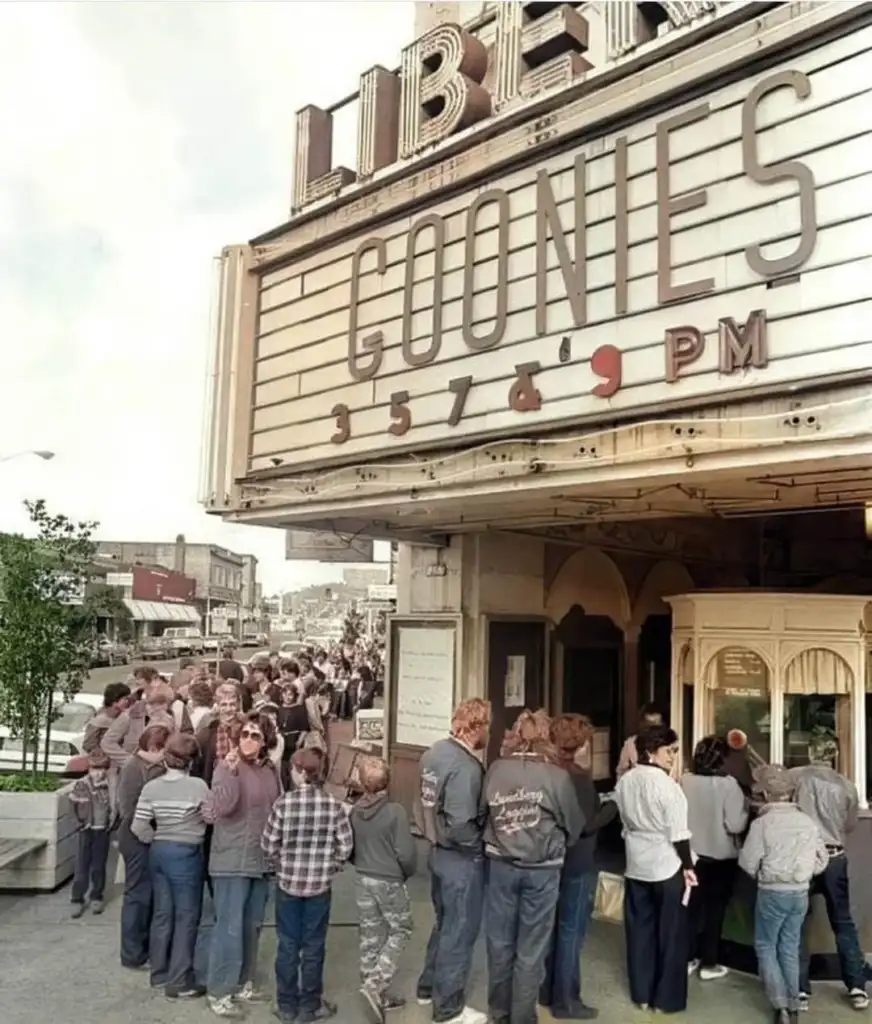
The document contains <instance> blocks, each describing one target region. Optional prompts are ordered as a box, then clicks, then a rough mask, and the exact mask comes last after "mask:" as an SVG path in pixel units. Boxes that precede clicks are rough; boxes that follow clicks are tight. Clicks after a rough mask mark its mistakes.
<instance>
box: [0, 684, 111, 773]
mask: <svg viewBox="0 0 872 1024" xmlns="http://www.w3.org/2000/svg"><path fill="white" fill-rule="evenodd" d="M55 700H56V702H57V707H58V712H59V713H58V717H57V719H56V720H55V721H54V722H52V726H51V732H50V734H49V741H48V742H49V747H48V770H49V771H50V772H53V773H57V774H63V775H66V774H67V771H68V766H69V764H70V761H71V759H72V760H75V759H76V758H81V756H82V754H83V753H84V751H83V750H82V744H83V742H84V739H85V726H86V725H87V723H88V721H89V720H90V719H91V718H93V717H94V715H96V714H97V711H98V710H99V708H100V707H101V706H102V704H103V698H102V697H101V696H100V695H99V694H96V693H80V694H77V695H76V696H75V697H74V698H73V699H72V700H70V701H65V700H64V698H63V695H62V694H60V693H58V694H55ZM39 746H40V749H39V751H38V753H39V764H40V766H42V764H43V757H44V745H43V744H42V743H41V744H40V745H39ZM21 748H22V742H21V739H20V738H18V737H13V736H12V735H11V732H10V730H9V729H8V728H7V727H6V726H5V725H0V771H19V770H20V769H21ZM28 758H29V760H31V761H32V758H33V751H32V750H29V751H28ZM84 771H87V766H85V768H84ZM75 774H81V773H80V772H77V771H76V769H75V767H74V768H73V771H72V775H75ZM72 775H71V777H72Z"/></svg>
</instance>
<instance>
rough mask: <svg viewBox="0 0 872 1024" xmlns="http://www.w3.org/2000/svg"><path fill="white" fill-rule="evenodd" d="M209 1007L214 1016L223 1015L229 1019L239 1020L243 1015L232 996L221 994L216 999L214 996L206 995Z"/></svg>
mask: <svg viewBox="0 0 872 1024" xmlns="http://www.w3.org/2000/svg"><path fill="white" fill-rule="evenodd" d="M206 1001H207V1003H208V1004H209V1009H210V1010H211V1011H212V1013H214V1014H215V1016H216V1017H225V1018H228V1019H230V1020H239V1019H240V1018H242V1017H244V1016H245V1015H244V1014H243V1012H242V1010H240V1009H239V1007H238V1006H237V1005H236V1003H234V1001H233V996H223V997H222V998H220V999H218V998H216V997H215V996H208V997H207V1000H206Z"/></svg>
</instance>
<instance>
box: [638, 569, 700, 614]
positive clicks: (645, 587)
mask: <svg viewBox="0 0 872 1024" xmlns="http://www.w3.org/2000/svg"><path fill="white" fill-rule="evenodd" d="M695 588H696V583H695V582H694V580H693V577H692V576H691V575H690V573H689V572H688V571H687V568H686V567H685V566H684V565H682V564H681V562H676V561H674V560H669V561H663V562H658V563H657V564H656V565H655V566H654V567H653V568H652V569H651V571H650V572H649V573H648V575H647V576H646V577H645V581H644V583H643V584H642V586H641V588H640V590H639V595H638V597H637V598H636V603H635V605H634V606H633V616H632V625H634V626H638V627H640V628H641V626H642V625H643V624H644V622H645V619H647V618H648V616H649V615H671V614H672V609H671V608H670V607H669V605H668V604H666V602H665V601H664V600H663V598H664V597H669V596H670V595H672V594H686V593H687V592H688V591H690V590H694V589H695Z"/></svg>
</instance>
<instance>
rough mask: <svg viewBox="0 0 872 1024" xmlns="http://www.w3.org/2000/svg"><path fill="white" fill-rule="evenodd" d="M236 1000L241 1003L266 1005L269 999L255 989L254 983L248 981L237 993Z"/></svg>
mask: <svg viewBox="0 0 872 1024" xmlns="http://www.w3.org/2000/svg"><path fill="white" fill-rule="evenodd" d="M236 999H237V1000H238V1001H239V1002H240V1003H265V1002H266V1000H267V997H266V996H265V995H264V994H263V992H261V991H260V990H259V989H257V988H255V987H254V982H253V981H247V982H246V983H245V984H244V985H243V986H242V988H241V989H240V990H239V991H238V992H237V993H236Z"/></svg>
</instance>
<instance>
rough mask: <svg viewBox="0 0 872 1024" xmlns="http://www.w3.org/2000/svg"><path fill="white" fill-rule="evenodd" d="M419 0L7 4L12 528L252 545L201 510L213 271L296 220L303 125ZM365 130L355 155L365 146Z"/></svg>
mask: <svg viewBox="0 0 872 1024" xmlns="http://www.w3.org/2000/svg"><path fill="white" fill-rule="evenodd" d="M412 22H413V11H412V5H411V4H410V3H404V2H395V3H370V4H366V3H353V2H349V3H314V2H313V3H305V2H289V3H260V2H244V3H242V2H241V3H235V2H230V3H188V2H184V0H180V2H176V3H173V4H155V3H149V4H145V3H141V4H95V3H83V4H80V3H41V4H29V3H6V4H3V5H2V6H0V130H2V134H3V138H4V141H5V144H4V146H3V148H2V150H0V260H2V263H3V266H4V271H5V272H4V274H3V275H2V278H0V339H2V346H0V381H2V386H0V395H2V399H3V400H2V402H0V438H2V442H0V445H2V446H0V455H3V454H6V453H9V452H12V451H16V450H20V449H28V448H48V449H51V450H54V451H56V452H57V453H58V457H57V459H55V460H54V461H53V462H51V463H35V462H32V461H30V462H29V461H27V460H15V461H13V462H7V463H2V464H0V474H2V476H0V482H2V486H0V528H6V529H17V528H22V526H23V523H24V517H23V513H22V512H21V509H20V502H21V499H22V498H24V497H27V496H37V495H39V496H43V497H45V498H46V499H47V500H48V501H49V502H50V504H51V506H52V507H53V508H56V509H58V510H59V511H64V512H67V513H68V514H71V515H74V516H78V517H82V518H90V519H96V520H99V521H100V523H101V531H100V532H101V534H102V535H104V536H107V537H108V536H110V535H111V536H112V537H113V538H130V539H151V538H153V539H169V538H171V537H174V536H175V535H176V534H177V533H179V532H184V533H185V534H186V535H187V536H188V537H189V538H190V539H192V540H195V539H196V540H216V541H220V542H221V543H223V544H225V545H227V546H229V547H235V548H236V549H237V550H251V551H253V552H254V553H255V554H257V555H258V557H259V558H261V560H262V562H264V563H265V564H264V569H265V573H264V575H265V581H266V584H267V586H268V587H274V586H278V585H279V584H280V583H282V582H284V581H286V580H289V579H293V580H295V581H297V582H307V581H308V580H309V579H311V580H313V581H314V580H320V579H329V578H332V577H334V576H335V573H336V570H335V569H334V568H332V567H326V566H325V567H316V566H311V565H305V564H301V563H296V564H294V565H292V566H285V565H284V563H283V561H282V559H283V538H282V536H281V535H280V534H279V533H278V532H276V531H270V530H257V529H254V528H240V527H231V526H228V525H226V524H222V523H221V522H219V521H217V520H215V519H212V518H211V517H207V516H206V515H205V514H204V513H203V511H202V509H201V508H200V507H199V506H198V504H197V497H198V489H199V470H200V453H201V427H202V422H203V409H202V401H203V393H204V387H205V380H206V373H207V366H208V354H209V349H210V345H211V339H210V338H209V337H208V329H209V312H210V304H211V301H212V273H213V257H214V256H215V254H217V252H219V251H220V248H221V247H222V246H223V245H225V244H228V243H230V242H234V241H239V240H244V239H246V238H249V237H252V236H254V235H255V234H258V233H259V232H261V231H263V230H266V229H267V228H269V227H272V226H274V225H276V224H279V223H281V222H283V221H284V220H285V219H286V217H287V214H288V203H289V196H290V187H291V181H290V168H291V146H292V135H293V123H294V117H293V115H294V112H295V111H296V110H297V109H298V108H299V107H301V106H303V105H305V104H306V103H310V102H314V103H320V104H325V105H326V104H329V103H332V102H333V101H335V100H337V99H339V98H341V97H342V96H344V95H347V94H348V93H350V92H352V91H354V90H355V89H356V87H357V78H358V75H359V74H360V72H361V71H363V70H365V69H366V68H367V67H369V66H371V65H372V64H374V63H379V62H381V63H385V64H387V65H389V66H393V65H395V64H396V63H397V62H398V57H399V50H400V48H401V47H402V46H403V45H405V44H406V43H407V42H408V41H409V40H410V39H411V36H412ZM353 147H354V139H353V134H352V133H347V134H345V135H343V137H342V138H340V139H338V140H337V146H336V151H337V155H338V156H339V157H340V158H344V159H347V158H348V156H349V154H351V153H353Z"/></svg>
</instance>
